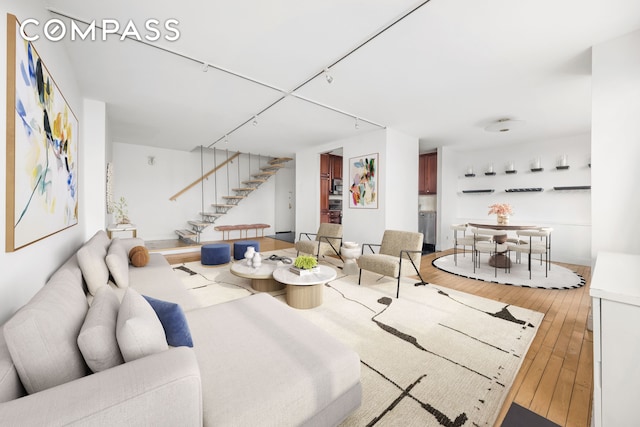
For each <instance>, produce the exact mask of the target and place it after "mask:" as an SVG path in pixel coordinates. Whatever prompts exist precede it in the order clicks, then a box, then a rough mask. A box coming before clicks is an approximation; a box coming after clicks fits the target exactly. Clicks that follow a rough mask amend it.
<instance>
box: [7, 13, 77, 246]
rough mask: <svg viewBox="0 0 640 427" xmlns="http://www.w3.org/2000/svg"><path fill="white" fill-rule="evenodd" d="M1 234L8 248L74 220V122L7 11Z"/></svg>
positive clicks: (75, 149)
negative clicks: (5, 113)
mask: <svg viewBox="0 0 640 427" xmlns="http://www.w3.org/2000/svg"><path fill="white" fill-rule="evenodd" d="M6 120H7V135H6V137H7V138H6V150H7V156H6V234H5V236H6V238H5V250H6V251H7V252H13V251H16V250H18V249H20V248H23V247H25V246H28V245H30V244H32V243H34V242H37V241H39V240H42V239H44V238H46V237H48V236H51V235H53V234H55V233H58V232H60V231H62V230H64V229H66V228H69V227H71V226H74V225H76V224H77V223H78V145H79V123H78V119H77V117H76V116H75V114H74V113H73V111H72V110H71V108H70V106H69V104H68V103H67V101H66V99H65V98H64V95H63V94H62V92H61V91H60V89H59V88H58V86H57V85H56V83H55V81H54V80H53V77H52V76H51V74H50V73H49V70H48V69H47V67H46V66H45V64H44V62H43V60H42V58H41V57H40V55H39V54H38V52H37V51H36V49H35V47H34V46H33V44H32V43H31V42H29V41H27V40H24V39H23V38H22V36H21V33H20V22H19V21H18V19H17V18H16V17H15V16H14V15H11V14H7V117H6Z"/></svg>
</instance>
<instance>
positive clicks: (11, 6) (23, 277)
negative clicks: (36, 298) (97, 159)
mask: <svg viewBox="0 0 640 427" xmlns="http://www.w3.org/2000/svg"><path fill="white" fill-rule="evenodd" d="M7 13H12V14H14V15H16V16H17V18H18V20H19V21H24V20H25V19H28V18H36V19H39V20H40V21H46V20H47V19H49V18H51V16H50V14H49V13H48V12H47V11H46V9H45V3H44V2H43V1H39V0H23V1H20V2H17V1H13V2H2V3H0V14H1V15H2V19H0V34H1V36H0V81H1V82H5V81H6V78H7V76H6V70H7V64H6V58H7V52H6V47H7V41H6V34H7V28H6V14H7ZM34 46H35V48H36V50H37V52H38V54H39V55H40V56H41V57H42V60H43V62H44V64H45V65H46V67H47V69H48V70H49V72H50V73H51V75H52V76H53V78H54V79H55V82H56V84H57V85H58V87H59V88H60V90H61V91H62V93H63V94H64V96H65V99H66V100H67V102H68V103H69V105H70V106H71V109H72V110H73V112H74V113H75V115H76V117H77V118H78V121H79V124H80V128H81V129H82V127H83V126H84V121H83V106H82V99H81V93H80V90H79V88H78V86H77V85H76V78H75V76H74V71H73V69H72V68H71V66H70V65H69V58H68V57H67V54H66V51H65V49H64V45H63V44H62V43H53V42H48V41H46V40H39V41H36V42H35V43H34ZM6 95H7V94H6V85H5V84H4V83H3V84H1V85H0V99H6ZM0 117H2V120H4V117H6V102H2V103H0ZM2 128H3V129H4V128H5V127H4V126H3V127H2ZM78 156H79V159H78V165H79V171H78V182H79V185H78V200H79V204H80V207H79V224H78V225H76V226H73V227H71V228H68V229H66V230H64V231H61V232H59V233H56V234H54V235H53V236H50V237H48V238H45V239H43V240H41V241H39V242H36V243H33V244H31V245H29V246H27V247H25V248H23V249H20V250H18V251H16V252H11V253H5V252H0V271H1V273H0V323H3V322H4V321H5V320H6V319H7V318H8V317H9V316H10V315H11V314H12V313H13V312H15V310H17V309H18V308H19V307H20V306H22V305H23V304H24V303H26V302H27V301H28V300H29V299H30V298H31V297H32V296H33V294H35V293H36V292H37V291H38V290H39V289H40V288H41V287H42V286H43V285H44V283H45V282H46V280H47V279H48V277H49V276H50V275H51V273H52V272H53V271H54V270H55V269H56V268H58V266H59V265H60V264H62V263H63V262H64V261H65V260H66V259H67V258H68V257H69V256H70V255H71V254H72V253H73V252H74V251H75V250H76V249H77V248H78V247H79V246H80V244H81V243H82V241H83V240H84V239H85V237H86V236H85V231H84V224H85V223H86V221H87V218H86V212H87V209H86V195H87V192H88V191H90V190H89V189H88V188H87V187H86V186H85V185H84V179H85V173H84V170H83V164H84V162H85V161H86V157H85V156H86V151H85V141H84V140H83V139H82V134H81V135H80V145H79V148H78ZM0 164H1V165H2V168H3V170H4V167H5V165H6V134H5V132H4V131H2V132H0ZM0 200H2V205H3V208H2V209H0V223H1V227H2V230H3V231H2V236H3V239H2V247H3V248H4V246H5V242H4V236H5V232H4V230H5V221H6V215H5V200H6V177H5V174H4V173H2V174H0Z"/></svg>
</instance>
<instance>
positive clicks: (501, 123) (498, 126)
mask: <svg viewBox="0 0 640 427" xmlns="http://www.w3.org/2000/svg"><path fill="white" fill-rule="evenodd" d="M523 124H524V120H513V119H500V120H497V121H495V122H493V123H491V124H490V125H488V126H487V127H485V128H484V130H486V131H487V132H509V131H510V130H512V129H515V128H517V127H520V126H522V125H523Z"/></svg>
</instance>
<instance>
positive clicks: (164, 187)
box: [111, 143, 275, 241]
mask: <svg viewBox="0 0 640 427" xmlns="http://www.w3.org/2000/svg"><path fill="white" fill-rule="evenodd" d="M203 154H204V156H203V159H204V161H203V167H201V155H200V151H199V150H198V151H193V152H186V151H178V150H168V149H162V148H155V147H148V146H144V145H134V144H123V143H114V144H113V168H114V174H113V175H114V176H113V193H114V200H118V199H119V198H120V197H121V196H123V197H124V198H125V199H126V200H127V205H128V213H129V219H130V220H131V222H133V223H134V224H136V225H137V227H138V236H140V237H142V238H144V239H146V240H163V239H176V238H177V235H176V234H175V230H177V229H184V228H190V226H189V224H188V223H187V221H189V220H200V215H199V213H200V212H202V211H203V208H204V210H205V211H212V210H213V208H212V207H211V206H210V205H211V203H215V200H216V199H215V195H216V191H215V190H216V189H217V200H218V203H224V200H223V199H222V196H227V195H234V194H235V193H234V192H233V191H231V190H230V189H231V188H237V187H239V186H242V184H240V183H239V181H243V180H247V179H249V176H250V173H251V174H253V173H257V172H258V171H259V168H260V166H264V165H265V164H266V162H267V161H268V158H265V157H262V158H260V159H259V158H258V157H257V156H251V161H250V163H249V159H248V157H247V155H246V154H242V155H241V156H240V158H239V160H238V159H235V160H234V161H233V163H231V164H229V185H227V169H226V167H223V169H221V170H219V171H218V172H217V174H216V177H215V178H214V177H213V175H212V176H210V177H209V178H208V179H206V180H205V181H204V182H203V183H202V184H198V185H197V186H195V187H193V188H191V189H190V190H188V191H187V192H186V193H184V194H183V195H181V196H180V197H178V198H177V200H176V201H171V200H169V198H170V197H172V196H173V195H174V194H176V193H178V192H179V191H180V190H182V189H183V188H184V187H186V186H187V185H189V184H191V183H192V182H194V181H196V180H197V179H199V178H200V176H201V175H202V173H203V172H204V173H205V174H206V173H207V172H209V171H210V170H211V169H213V168H214V157H213V150H204V153H203ZM233 154H234V153H233V152H231V151H230V152H229V156H232V155H233ZM150 156H152V157H154V160H153V165H150V164H149V157H150ZM225 159H226V154H225V152H224V151H223V150H217V151H216V158H215V164H216V165H220V164H221V163H222V162H223V161H224V160H225ZM238 164H239V165H240V176H239V177H238V169H237V166H238ZM249 166H250V167H251V170H249ZM203 194H204V205H203V197H202V195H203ZM111 221H112V222H113V218H112V219H111ZM274 221H275V179H273V178H272V179H269V180H268V181H267V182H266V183H264V184H262V185H261V186H260V187H259V188H258V190H256V191H254V192H253V193H252V194H251V196H250V197H248V198H247V199H245V200H242V201H241V202H240V203H239V204H238V206H236V207H234V208H232V209H231V210H230V211H229V213H228V214H227V215H225V216H223V217H221V218H219V219H218V220H217V221H216V223H215V224H214V225H213V226H209V227H208V228H207V229H205V231H204V232H203V233H202V236H201V239H202V241H210V240H222V232H220V231H215V230H214V226H215V225H225V224H250V223H266V224H269V225H271V227H272V228H269V229H265V230H264V234H265V235H268V234H270V233H273V232H274V229H273V226H274V224H275V222H274ZM249 236H250V237H251V236H253V231H251V232H250V234H249ZM238 237H239V234H238V232H235V233H232V235H231V238H238ZM243 237H244V234H243Z"/></svg>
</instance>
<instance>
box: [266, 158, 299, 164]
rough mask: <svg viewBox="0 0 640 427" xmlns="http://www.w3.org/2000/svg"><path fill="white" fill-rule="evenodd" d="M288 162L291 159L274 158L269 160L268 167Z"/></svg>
mask: <svg viewBox="0 0 640 427" xmlns="http://www.w3.org/2000/svg"><path fill="white" fill-rule="evenodd" d="M290 160H293V159H292V158H291V157H276V158H275V159H271V160H269V164H270V165H275V164H280V163H286V162H288V161H290Z"/></svg>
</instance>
